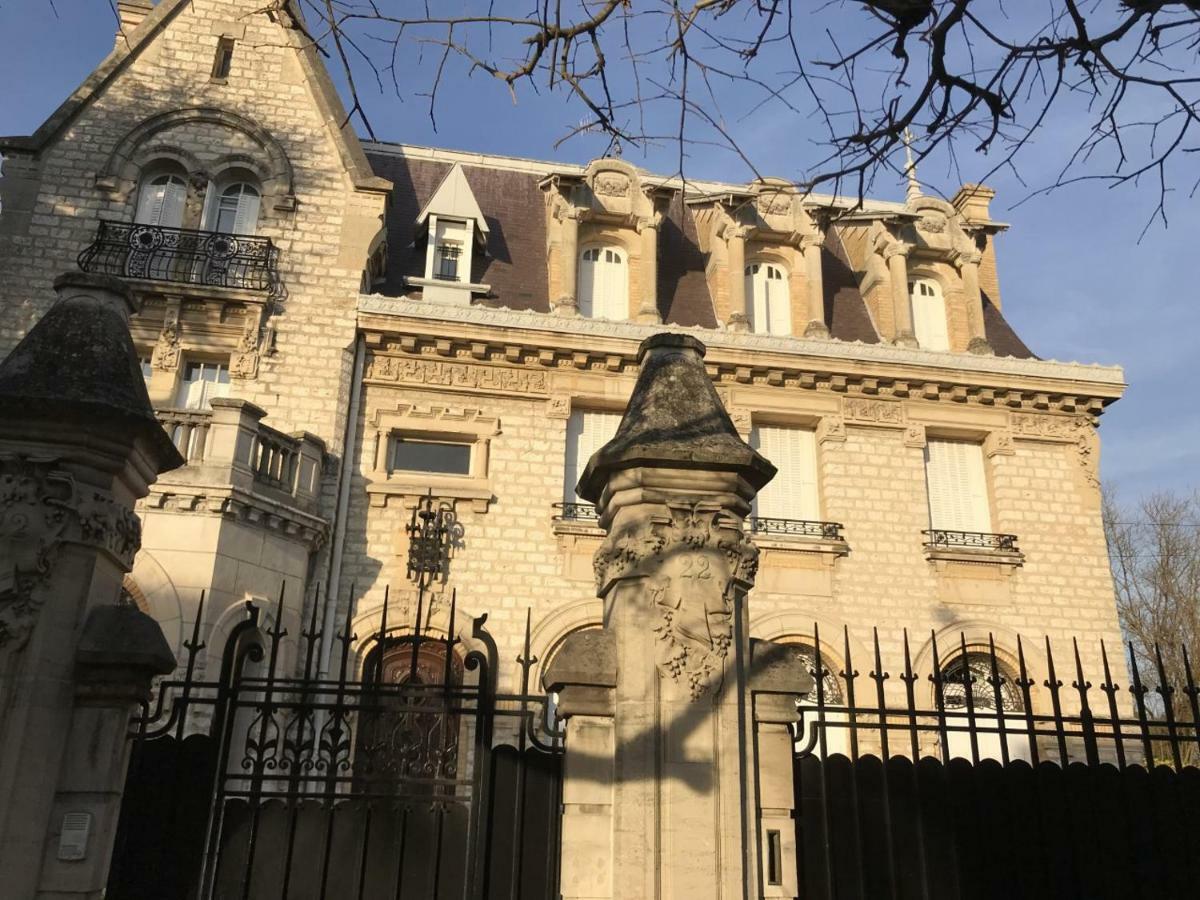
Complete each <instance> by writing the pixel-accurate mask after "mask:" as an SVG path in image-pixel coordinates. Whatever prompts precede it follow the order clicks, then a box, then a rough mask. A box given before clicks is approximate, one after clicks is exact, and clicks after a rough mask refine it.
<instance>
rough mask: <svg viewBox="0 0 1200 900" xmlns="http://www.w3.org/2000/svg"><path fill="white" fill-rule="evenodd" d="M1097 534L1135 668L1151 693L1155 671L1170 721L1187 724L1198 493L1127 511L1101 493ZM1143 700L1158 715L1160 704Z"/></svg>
mask: <svg viewBox="0 0 1200 900" xmlns="http://www.w3.org/2000/svg"><path fill="white" fill-rule="evenodd" d="M1104 530H1105V535H1106V537H1107V539H1108V553H1109V561H1110V564H1111V566H1112V574H1113V582H1114V584H1115V587H1116V592H1117V610H1118V613H1119V614H1120V617H1121V627H1122V629H1123V630H1124V632H1125V635H1126V637H1127V638H1128V639H1129V641H1130V643H1131V645H1132V647H1133V653H1134V656H1135V657H1136V658H1137V662H1138V668H1139V669H1140V671H1141V672H1142V673H1143V675H1144V676H1145V682H1146V683H1147V686H1149V687H1150V688H1151V689H1152V690H1153V689H1154V688H1156V687H1157V686H1158V685H1159V683H1160V681H1162V678H1161V675H1160V668H1161V671H1162V672H1164V673H1165V675H1166V681H1167V683H1168V684H1170V685H1172V686H1173V687H1174V688H1175V690H1174V692H1173V693H1171V694H1170V695H1169V697H1170V700H1171V703H1172V708H1173V711H1174V713H1175V715H1176V717H1177V718H1178V719H1179V720H1181V721H1184V722H1192V721H1193V720H1194V718H1195V717H1194V713H1193V711H1192V706H1191V704H1192V702H1193V700H1194V699H1195V698H1192V697H1189V696H1188V694H1187V691H1186V690H1185V688H1186V686H1187V683H1188V681H1189V672H1188V670H1189V668H1190V670H1191V672H1190V674H1191V678H1192V679H1195V678H1200V671H1197V670H1196V668H1195V666H1196V664H1197V662H1200V492H1197V493H1193V494H1191V495H1180V494H1172V493H1155V494H1150V495H1149V496H1147V497H1144V498H1142V499H1141V500H1140V501H1139V502H1138V503H1136V504H1133V505H1132V506H1126V505H1123V504H1121V503H1120V502H1118V500H1117V499H1116V498H1115V497H1114V496H1113V494H1112V493H1111V492H1107V491H1106V493H1105V497H1104ZM1150 699H1151V700H1153V701H1155V705H1156V707H1157V709H1158V710H1159V711H1160V712H1161V711H1162V709H1163V707H1162V706H1161V705H1160V704H1161V702H1165V700H1166V699H1167V697H1165V696H1163V695H1162V693H1161V692H1156V694H1152V695H1150ZM1194 750H1195V748H1194V747H1190V751H1194ZM1193 756H1194V753H1193Z"/></svg>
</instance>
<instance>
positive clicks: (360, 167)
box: [0, 0, 391, 192]
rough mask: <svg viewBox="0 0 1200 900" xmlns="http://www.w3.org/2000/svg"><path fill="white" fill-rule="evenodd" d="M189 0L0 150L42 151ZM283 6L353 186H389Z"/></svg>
mask: <svg viewBox="0 0 1200 900" xmlns="http://www.w3.org/2000/svg"><path fill="white" fill-rule="evenodd" d="M189 2H190V0H158V3H157V4H156V5H155V7H154V9H153V10H151V11H150V12H149V13H148V14H147V16H146V18H145V19H143V20H142V22H141V23H140V24H139V25H138V26H137V28H135V29H133V30H132V31H130V32H127V33H126V35H125V40H123V41H118V42H117V44H116V46H115V47H114V48H113V50H112V52H111V53H109V54H108V56H106V57H105V58H104V60H103V61H102V62H101V63H100V65H99V66H97V67H96V68H95V70H93V71H92V74H91V75H89V76H88V77H87V78H85V79H84V80H83V83H82V84H81V85H80V86H79V87H78V88H76V89H75V91H74V92H73V93H72V94H71V96H69V97H68V98H67V99H66V100H64V101H63V102H62V104H61V105H60V106H59V107H58V109H56V110H55V111H54V112H53V113H51V114H50V117H49V118H48V119H46V121H45V122H43V123H42V124H41V126H40V127H39V128H38V129H37V131H35V132H34V133H33V134H32V135H29V136H12V137H0V151H4V150H9V151H16V152H23V153H30V154H35V155H36V154H38V153H40V152H41V151H42V150H43V149H44V148H45V146H46V145H47V144H48V143H49V142H50V141H51V140H52V139H53V138H55V137H56V136H57V135H58V134H60V133H61V132H62V131H63V130H64V129H65V128H66V127H67V126H68V125H69V124H70V123H71V122H72V121H73V120H74V119H75V117H76V116H78V115H79V113H80V112H82V111H83V110H84V109H85V108H86V107H87V106H88V104H89V103H91V102H92V100H93V99H94V98H95V97H96V96H98V95H99V94H100V93H102V92H103V91H104V89H105V88H107V87H108V85H109V84H110V83H111V82H112V80H113V79H114V78H116V77H117V76H118V75H119V74H120V73H121V72H122V70H124V69H125V68H126V67H127V66H128V65H129V63H131V62H132V61H133V60H134V59H136V58H137V57H138V56H139V55H140V54H141V53H142V51H143V50H144V49H145V48H146V47H147V46H148V45H149V44H150V43H151V42H152V41H153V40H154V39H155V38H156V37H158V35H159V34H161V33H162V31H163V30H164V29H165V28H166V27H167V26H168V25H169V24H170V22H171V20H172V19H173V18H174V17H175V15H176V14H177V13H179V12H180V11H181V10H182V9H184V8H186V7H187V6H188V4H189ZM279 11H280V12H283V13H285V14H286V15H287V16H288V17H289V18H290V24H284V23H280V31H281V32H282V33H283V34H284V36H285V38H286V40H287V41H288V44H289V45H290V46H291V47H292V49H294V50H295V51H296V54H297V58H298V60H299V62H300V68H301V70H302V71H303V72H304V75H305V77H306V79H307V80H308V83H309V86H310V87H311V88H312V92H313V98H314V100H315V102H316V104H317V107H318V109H319V110H320V112H321V114H322V116H323V117H324V118H325V121H326V122H327V123H328V125H329V134H330V137H331V138H332V140H333V142H334V145H335V146H336V147H337V151H338V156H339V157H340V159H341V161H342V164H343V165H344V166H345V168H346V172H347V174H348V175H349V176H350V180H351V181H352V182H353V183H354V186H355V188H357V189H358V190H364V191H378V192H384V191H388V190H390V189H391V183H390V182H388V181H387V180H386V179H383V178H379V177H378V176H377V175H375V173H374V172H373V171H372V170H371V165H370V163H368V162H367V157H366V154H364V153H363V149H362V145H361V144H360V143H359V140H358V136H357V135H356V134H355V133H354V129H353V128H352V127H351V125H350V122H349V117H348V116H347V115H346V109H345V107H344V106H343V105H342V101H341V98H340V97H339V96H338V92H337V89H336V88H335V87H334V86H333V82H332V81H331V80H330V78H329V73H328V72H327V71H326V69H325V66H324V65H322V64H321V61H320V59H319V58H318V56H317V51H316V48H315V46H314V43H313V41H312V39H311V38H310V37H309V36H308V32H307V29H306V28H305V27H304V25H303V19H302V18H301V16H300V14H299V12H298V11H297V10H296V8H295V4H294V2H293V0H286V2H285V3H283V4H281V5H280V9H279Z"/></svg>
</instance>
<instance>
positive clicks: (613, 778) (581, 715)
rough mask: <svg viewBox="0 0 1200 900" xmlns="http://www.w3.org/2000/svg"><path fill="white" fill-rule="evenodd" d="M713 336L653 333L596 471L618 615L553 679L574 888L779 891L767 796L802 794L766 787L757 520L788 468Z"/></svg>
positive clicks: (568, 888) (612, 894)
mask: <svg viewBox="0 0 1200 900" xmlns="http://www.w3.org/2000/svg"><path fill="white" fill-rule="evenodd" d="M703 353H704V348H703V345H701V344H700V342H699V341H697V340H695V339H694V338H692V337H690V336H684V335H656V336H654V337H652V338H650V339H648V340H647V341H645V342H644V343H643V345H642V348H641V351H640V353H639V358H640V361H641V365H642V370H641V373H640V375H639V378H638V382H637V385H636V386H635V388H634V392H633V396H632V398H631V400H630V403H629V407H628V409H627V410H626V413H625V416H624V418H623V420H622V423H621V426H620V428H618V430H617V434H616V436H615V437H614V438H613V439H612V441H610V442H609V443H608V444H606V445H605V446H604V447H603V448H601V449H600V450H599V451H598V452H597V453H596V454H595V455H594V456H593V457H592V459H591V461H590V462H589V463H588V466H587V468H586V470H585V471H584V474H583V477H582V479H581V480H580V484H579V488H578V492H579V494H580V495H581V496H582V497H584V498H585V499H587V500H589V501H591V502H594V503H597V505H598V508H599V511H600V523H601V526H602V527H603V528H604V529H605V531H606V534H607V536H606V538H605V540H604V543H603V544H602V545H601V547H600V549H599V550H598V551H597V552H596V556H595V561H594V562H595V570H596V583H597V590H598V594H599V596H600V597H601V598H602V599H603V601H604V610H605V613H604V622H605V626H604V629H603V631H602V632H601V633H600V634H594V633H593V634H592V635H590V636H589V637H588V638H587V639H586V640H587V641H589V643H590V644H591V645H594V646H590V649H589V650H588V652H586V653H585V652H583V651H584V649H585V648H582V647H573V646H570V645H568V646H566V647H564V649H563V650H562V651H560V653H559V654H558V655H557V656H556V657H555V663H554V665H553V666H552V667H551V671H550V672H549V673H548V675H547V678H546V681H547V686H548V687H550V688H551V689H552V690H560V691H561V692H562V701H563V705H561V706H560V711H561V713H562V714H563V715H564V716H565V717H566V719H567V744H566V746H567V748H568V749H567V762H566V766H567V783H566V785H565V786H564V830H563V859H564V861H565V860H568V859H570V860H572V862H571V863H570V864H569V865H568V864H566V863H565V862H564V868H563V878H562V895H563V897H564V898H585V897H587V898H601V897H605V898H613V900H635V898H637V900H640V898H645V897H657V898H662V900H698V898H722V900H733V898H739V900H742V898H746V897H759V896H777V895H776V894H764V893H763V892H762V884H761V881H762V876H761V872H762V871H763V868H762V865H761V859H762V857H761V854H762V853H763V852H765V850H766V849H767V848H766V847H765V846H764V843H763V840H762V839H761V836H762V835H765V834H766V833H767V831H768V830H770V829H765V828H764V827H763V821H762V817H761V810H762V809H764V808H765V809H768V810H770V811H771V813H770V814H771V815H776V816H777V814H778V810H780V809H782V808H784V807H785V806H790V802H791V801H790V799H786V801H785V798H782V797H774V796H773V795H772V797H771V798H769V799H768V801H767V802H766V803H764V802H763V801H762V798H761V797H759V790H760V788H761V787H762V785H761V784H759V782H758V781H757V772H758V771H759V767H758V765H757V762H756V753H757V749H756V748H757V743H756V741H755V740H754V736H755V727H756V725H755V718H754V707H753V691H752V684H751V679H752V673H751V669H752V666H751V661H752V655H751V641H750V637H749V634H748V629H749V614H748V609H747V603H746V595H747V591H748V590H749V589H750V587H751V586H752V584H753V582H754V575H755V572H756V570H757V566H758V550H757V548H756V547H755V546H754V544H753V543H752V542H751V541H750V539H749V538H748V536H747V534H746V531H745V528H744V518H745V516H746V515H747V514H748V513H749V511H750V503H751V501H752V500H753V498H754V495H755V494H756V493H757V491H758V490H759V489H760V488H761V487H762V486H763V485H764V484H765V483H766V482H767V481H769V480H770V478H771V477H773V475H774V472H775V470H774V467H773V466H772V465H771V464H770V463H769V462H767V461H766V460H765V459H763V458H762V457H761V456H759V455H758V453H756V452H755V451H754V450H753V449H751V448H750V447H749V446H748V445H747V444H746V443H745V442H744V441H743V440H742V439H741V438H740V437H739V436H738V434H737V431H736V430H735V428H734V426H733V423H732V422H731V421H730V419H729V416H728V415H727V414H726V412H725V410H724V408H723V407H722V405H721V402H720V399H719V398H718V396H717V394H716V391H715V389H714V388H713V386H712V382H711V381H710V380H709V378H708V376H707V374H706V373H705V369H704V363H703ZM579 640H584V639H583V638H582V637H581V638H579ZM584 659H586V660H591V662H592V665H593V667H594V669H595V671H587V670H586V668H587V667H586V666H585V665H583V664H581V663H580V660H584ZM792 682H795V683H792ZM792 682H788V681H787V679H786V678H785V679H783V681H781V682H780V684H785V687H786V686H790V687H791V688H792V689H793V693H794V694H800V693H803V692H804V690H805V688H804V685H803V684H801V683H800V679H798V678H796V679H792ZM793 710H794V701H793ZM776 749H777V748H776ZM775 755H778V754H775ZM774 784H775V782H771V784H768V788H770V789H772V790H774V787H772V785H774ZM756 797H758V802H756V799H755V798H756ZM772 821H774V820H772ZM784 864H785V865H790V866H791V867H792V869H794V868H795V855H794V848H792V851H791V853H790V856H789V857H788V859H787V860H785V861H784Z"/></svg>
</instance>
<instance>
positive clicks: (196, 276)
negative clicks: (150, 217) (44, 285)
mask: <svg viewBox="0 0 1200 900" xmlns="http://www.w3.org/2000/svg"><path fill="white" fill-rule="evenodd" d="M278 256H279V253H278V250H277V249H276V247H275V245H274V244H272V243H271V241H270V239H269V238H263V237H253V236H250V235H242V234H224V233H222V232H218V231H192V230H188V229H185V228H165V227H163V226H161V225H138V224H136V223H130V222H110V221H108V220H105V219H102V220H101V221H100V227H99V228H98V229H97V231H96V239H95V240H94V241H92V243H91V245H89V246H88V247H87V249H85V250H84V251H83V252H82V253H80V254H79V259H78V262H79V268H81V269H83V271H85V272H96V273H100V274H103V275H116V276H118V277H121V278H141V279H146V280H148V281H172V282H181V283H184V284H200V285H206V286H209V287H226V288H240V289H241V290H247V291H261V292H263V293H266V294H269V295H271V296H275V295H277V294H278V293H279V271H278V265H277V263H278Z"/></svg>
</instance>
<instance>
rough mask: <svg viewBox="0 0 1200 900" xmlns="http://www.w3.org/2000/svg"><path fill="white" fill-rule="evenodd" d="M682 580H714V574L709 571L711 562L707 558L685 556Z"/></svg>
mask: <svg viewBox="0 0 1200 900" xmlns="http://www.w3.org/2000/svg"><path fill="white" fill-rule="evenodd" d="M680 577H681V578H697V579H700V580H702V581H707V580H708V579H709V578H712V572H711V571H709V560H708V557H707V556H685V557H684V558H683V573H682V574H681V575H680Z"/></svg>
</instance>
